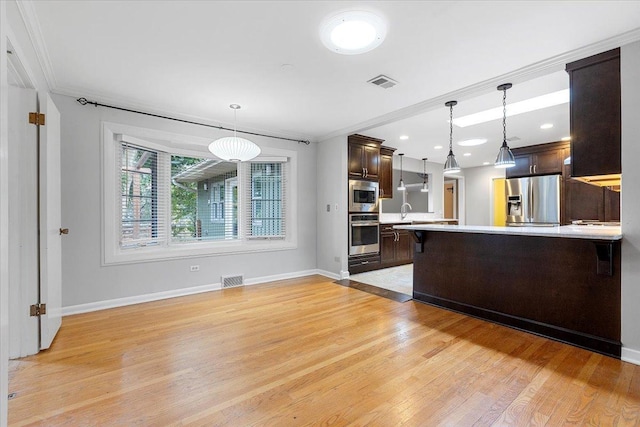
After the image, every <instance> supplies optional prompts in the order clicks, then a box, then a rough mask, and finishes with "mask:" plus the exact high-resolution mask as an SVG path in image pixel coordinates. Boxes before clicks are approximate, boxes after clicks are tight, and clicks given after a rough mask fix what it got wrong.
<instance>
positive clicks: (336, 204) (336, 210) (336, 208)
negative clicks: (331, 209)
mask: <svg viewBox="0 0 640 427" xmlns="http://www.w3.org/2000/svg"><path fill="white" fill-rule="evenodd" d="M335 210H336V211H337V210H338V204H337V203H336V209H335Z"/></svg>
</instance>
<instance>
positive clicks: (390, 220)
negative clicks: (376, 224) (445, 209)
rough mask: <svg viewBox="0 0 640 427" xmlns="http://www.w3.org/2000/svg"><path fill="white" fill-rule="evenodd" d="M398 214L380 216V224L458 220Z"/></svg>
mask: <svg viewBox="0 0 640 427" xmlns="http://www.w3.org/2000/svg"><path fill="white" fill-rule="evenodd" d="M399 216H400V215H399V214H398V218H396V217H387V216H385V217H382V218H380V224H411V223H414V222H420V223H425V224H426V223H436V224H437V223H439V222H445V221H458V220H457V219H454V218H420V217H415V216H414V217H411V216H407V217H406V218H405V219H401V218H400V217H399Z"/></svg>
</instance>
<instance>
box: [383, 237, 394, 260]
mask: <svg viewBox="0 0 640 427" xmlns="http://www.w3.org/2000/svg"><path fill="white" fill-rule="evenodd" d="M395 249H396V235H395V233H381V234H380V262H382V263H385V262H393V261H395V259H396V255H395Z"/></svg>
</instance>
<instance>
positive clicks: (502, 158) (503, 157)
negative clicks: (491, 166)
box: [495, 83, 516, 168]
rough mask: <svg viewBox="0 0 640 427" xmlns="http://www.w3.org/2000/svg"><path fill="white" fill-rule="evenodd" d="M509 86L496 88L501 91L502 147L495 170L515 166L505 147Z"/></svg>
mask: <svg viewBox="0 0 640 427" xmlns="http://www.w3.org/2000/svg"><path fill="white" fill-rule="evenodd" d="M511 86H513V85H512V84H511V83H504V84H501V85H500V86H498V90H501V91H502V147H500V151H498V157H496V163H495V167H497V168H510V167H513V166H515V165H516V159H515V158H514V157H513V153H512V152H511V149H510V148H509V146H508V145H507V89H509V88H511Z"/></svg>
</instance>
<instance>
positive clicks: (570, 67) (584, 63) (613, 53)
mask: <svg viewBox="0 0 640 427" xmlns="http://www.w3.org/2000/svg"><path fill="white" fill-rule="evenodd" d="M616 57H620V48H619V47H617V48H615V49H611V50H608V51H606V52H602V53H599V54H597V55H593V56H590V57H588V58H583V59H579V60H577V61H573V62H570V63H568V64H567V65H566V67H565V71H575V70H579V69H580V68H584V67H590V66H592V65H595V64H599V63H600V62H605V61H609V60H611V59H615V58H616Z"/></svg>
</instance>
